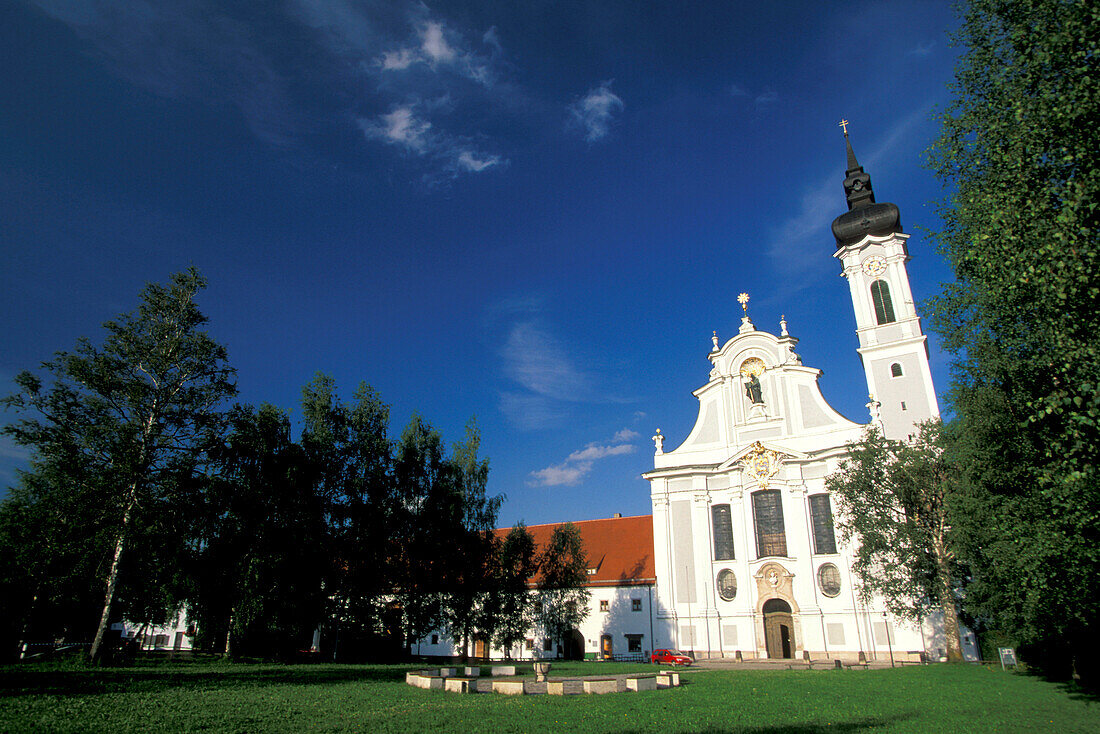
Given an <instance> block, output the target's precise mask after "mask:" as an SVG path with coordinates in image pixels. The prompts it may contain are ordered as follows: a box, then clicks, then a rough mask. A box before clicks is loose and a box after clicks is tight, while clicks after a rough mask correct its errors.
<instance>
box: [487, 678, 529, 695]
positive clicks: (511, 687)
mask: <svg viewBox="0 0 1100 734" xmlns="http://www.w3.org/2000/svg"><path fill="white" fill-rule="evenodd" d="M493 693H503V694H504V695H506V696H522V695H523V694H525V693H527V687H526V686H525V685H524V683H523V681H521V680H495V681H493Z"/></svg>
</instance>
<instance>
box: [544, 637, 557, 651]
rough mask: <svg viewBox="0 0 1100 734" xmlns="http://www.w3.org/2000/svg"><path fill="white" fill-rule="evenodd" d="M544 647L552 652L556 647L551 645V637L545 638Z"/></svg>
mask: <svg viewBox="0 0 1100 734" xmlns="http://www.w3.org/2000/svg"><path fill="white" fill-rule="evenodd" d="M542 649H543V650H544V651H545V652H550V651H552V650H553V649H554V648H553V647H551V646H550V638H549V637H547V638H546V639H544V640H543V641H542Z"/></svg>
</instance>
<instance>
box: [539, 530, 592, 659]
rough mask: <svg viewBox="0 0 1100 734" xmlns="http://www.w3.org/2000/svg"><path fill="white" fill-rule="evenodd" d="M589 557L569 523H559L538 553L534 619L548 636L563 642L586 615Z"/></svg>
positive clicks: (579, 532)
mask: <svg viewBox="0 0 1100 734" xmlns="http://www.w3.org/2000/svg"><path fill="white" fill-rule="evenodd" d="M587 581H588V558H587V557H586V556H585V552H584V540H583V539H582V538H581V531H580V530H579V529H578V528H577V526H576V525H574V524H573V523H571V522H567V523H565V524H563V525H558V526H557V527H555V528H554V531H553V532H552V533H551V534H550V540H549V541H548V542H547V544H546V548H544V549H543V551H542V553H541V555H540V556H539V580H538V605H539V606H538V611H537V613H536V615H535V618H536V620H537V621H538V622H539V624H541V625H542V627H543V629H545V630H546V632H547V634H549V635H550V638H551V639H553V640H557V641H559V642H562V641H564V640H565V636H566V635H568V634H569V632H570V630H572V629H573V628H574V627H576V626H577V625H579V624H580V623H581V622H583V621H584V620H585V618H586V617H587V616H588V598H589V596H590V594H589V591H588V589H587V588H586V587H585V583H586V582H587Z"/></svg>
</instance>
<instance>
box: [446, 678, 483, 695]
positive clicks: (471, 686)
mask: <svg viewBox="0 0 1100 734" xmlns="http://www.w3.org/2000/svg"><path fill="white" fill-rule="evenodd" d="M446 690H447V691H448V692H449V693H477V679H476V678H448V679H447V681H446Z"/></svg>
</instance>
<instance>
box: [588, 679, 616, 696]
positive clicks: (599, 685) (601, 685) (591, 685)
mask: <svg viewBox="0 0 1100 734" xmlns="http://www.w3.org/2000/svg"><path fill="white" fill-rule="evenodd" d="M584 692H585V693H618V692H619V681H617V680H615V679H614V678H589V679H588V680H586V681H585V682H584Z"/></svg>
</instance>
